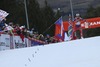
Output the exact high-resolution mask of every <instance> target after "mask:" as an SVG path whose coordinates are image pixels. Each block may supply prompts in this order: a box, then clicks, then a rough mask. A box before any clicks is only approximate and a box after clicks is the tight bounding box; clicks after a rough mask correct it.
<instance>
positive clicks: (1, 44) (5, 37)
mask: <svg viewBox="0 0 100 67" xmlns="http://www.w3.org/2000/svg"><path fill="white" fill-rule="evenodd" d="M43 44H45V42H43V41H40V40H37V39H34V38H30V37H28V38H24V41H22V39H21V38H20V36H18V35H13V36H12V35H9V34H2V33H1V34H0V51H2V50H9V49H17V48H24V47H31V46H37V45H43Z"/></svg>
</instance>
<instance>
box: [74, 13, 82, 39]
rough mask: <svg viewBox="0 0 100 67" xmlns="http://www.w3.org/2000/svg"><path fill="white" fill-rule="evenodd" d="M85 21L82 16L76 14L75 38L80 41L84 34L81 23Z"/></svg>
mask: <svg viewBox="0 0 100 67" xmlns="http://www.w3.org/2000/svg"><path fill="white" fill-rule="evenodd" d="M82 20H83V19H82V18H81V17H80V14H76V17H75V20H74V23H75V24H74V25H75V26H74V33H75V36H76V37H77V38H78V39H80V38H83V33H82V28H81V21H82ZM78 31H79V32H80V37H79V36H78V33H77V32H78Z"/></svg>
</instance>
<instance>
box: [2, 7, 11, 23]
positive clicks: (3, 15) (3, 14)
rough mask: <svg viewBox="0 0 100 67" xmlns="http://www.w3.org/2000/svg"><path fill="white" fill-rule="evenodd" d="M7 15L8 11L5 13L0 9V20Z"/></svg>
mask: <svg viewBox="0 0 100 67" xmlns="http://www.w3.org/2000/svg"><path fill="white" fill-rule="evenodd" d="M8 15H9V13H7V12H6V11H4V10H1V9H0V21H2V20H3V19H4V18H6V17H7V16H8Z"/></svg>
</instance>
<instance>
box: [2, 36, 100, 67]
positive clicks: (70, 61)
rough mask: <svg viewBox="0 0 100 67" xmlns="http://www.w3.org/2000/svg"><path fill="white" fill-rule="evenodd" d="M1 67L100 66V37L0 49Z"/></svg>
mask: <svg viewBox="0 0 100 67" xmlns="http://www.w3.org/2000/svg"><path fill="white" fill-rule="evenodd" d="M0 67H100V37H92V38H86V39H79V40H75V41H74V40H73V41H69V42H61V43H55V44H49V45H44V46H35V47H29V48H21V49H14V50H5V51H0Z"/></svg>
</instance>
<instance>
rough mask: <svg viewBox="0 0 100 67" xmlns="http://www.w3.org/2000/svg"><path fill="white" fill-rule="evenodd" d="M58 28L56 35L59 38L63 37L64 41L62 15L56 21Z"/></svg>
mask: <svg viewBox="0 0 100 67" xmlns="http://www.w3.org/2000/svg"><path fill="white" fill-rule="evenodd" d="M55 24H56V29H55V37H56V38H57V39H61V40H62V41H64V27H63V20H62V17H60V18H59V19H58V20H57V21H56V22H55Z"/></svg>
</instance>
